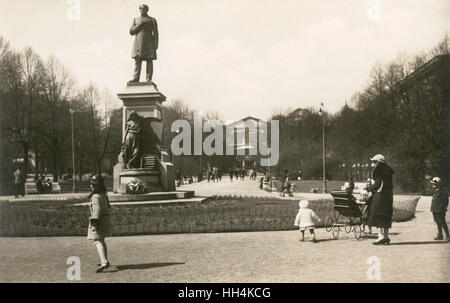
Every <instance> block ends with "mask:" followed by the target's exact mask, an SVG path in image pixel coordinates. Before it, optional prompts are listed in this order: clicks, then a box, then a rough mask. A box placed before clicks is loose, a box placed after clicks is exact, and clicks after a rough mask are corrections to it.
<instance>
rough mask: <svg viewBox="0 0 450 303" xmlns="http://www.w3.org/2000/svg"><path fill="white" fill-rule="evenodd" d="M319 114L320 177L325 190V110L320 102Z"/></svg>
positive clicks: (325, 190) (324, 190)
mask: <svg viewBox="0 0 450 303" xmlns="http://www.w3.org/2000/svg"><path fill="white" fill-rule="evenodd" d="M319 115H321V116H322V174H323V176H322V178H323V192H324V193H326V192H327V179H326V171H325V112H324V104H323V102H322V103H320V110H319Z"/></svg>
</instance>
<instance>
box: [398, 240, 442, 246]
mask: <svg viewBox="0 0 450 303" xmlns="http://www.w3.org/2000/svg"><path fill="white" fill-rule="evenodd" d="M447 243H449V242H447V241H411V242H397V243H391V244H390V245H423V244H447Z"/></svg>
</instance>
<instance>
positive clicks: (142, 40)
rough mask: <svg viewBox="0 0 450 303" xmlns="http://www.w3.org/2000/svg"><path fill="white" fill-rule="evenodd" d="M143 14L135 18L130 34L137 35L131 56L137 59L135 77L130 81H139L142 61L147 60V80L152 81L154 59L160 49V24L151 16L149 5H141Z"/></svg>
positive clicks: (140, 8)
mask: <svg viewBox="0 0 450 303" xmlns="http://www.w3.org/2000/svg"><path fill="white" fill-rule="evenodd" d="M139 11H140V12H141V16H140V17H138V18H135V19H134V20H133V24H132V25H131V28H130V34H131V35H135V36H136V37H135V39H134V45H133V52H132V55H131V57H132V58H133V59H134V60H135V67H134V74H133V79H132V80H131V81H130V82H139V76H140V74H141V66H142V61H147V73H146V75H147V82H151V81H152V76H153V60H156V50H157V49H158V39H159V38H158V25H157V23H156V19H155V18H152V17H150V16H149V15H148V14H147V13H148V6H147V5H145V4H142V5H141V6H139Z"/></svg>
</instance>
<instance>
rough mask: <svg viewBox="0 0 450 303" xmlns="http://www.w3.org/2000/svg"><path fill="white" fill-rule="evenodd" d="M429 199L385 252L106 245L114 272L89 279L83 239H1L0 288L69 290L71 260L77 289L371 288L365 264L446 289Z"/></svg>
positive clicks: (357, 244)
mask: <svg viewBox="0 0 450 303" xmlns="http://www.w3.org/2000/svg"><path fill="white" fill-rule="evenodd" d="M429 205H430V198H429V197H423V198H422V199H421V200H420V202H419V205H418V208H417V213H416V218H414V219H413V220H411V221H409V222H404V223H394V224H393V228H392V230H391V232H392V235H391V239H392V242H393V243H392V244H391V245H390V246H374V245H372V244H371V242H372V241H374V239H370V238H363V239H362V240H360V241H357V240H355V239H354V238H353V237H352V236H351V235H350V236H347V235H343V236H342V237H341V238H340V239H339V240H333V239H332V236H331V234H329V233H327V232H326V231H325V230H324V229H318V230H317V236H318V238H319V239H320V242H319V243H315V244H314V243H312V242H309V241H307V242H303V243H302V242H299V241H298V232H297V231H273V232H239V233H207V234H175V235H149V236H131V237H113V238H109V239H107V242H108V245H109V254H110V260H111V262H112V264H113V265H114V266H115V267H114V268H113V269H111V270H110V271H109V272H106V273H102V274H95V273H94V270H95V267H96V266H95V264H96V263H97V262H98V257H97V254H96V251H95V248H94V247H93V245H92V243H91V242H90V241H88V240H86V239H85V238H84V237H54V238H0V260H1V261H0V282H70V281H68V280H67V278H66V272H67V268H68V265H66V260H67V258H68V257H70V256H76V257H79V258H80V260H81V282H180V283H185V282H225V283H226V282H372V281H369V280H368V279H367V276H366V273H367V270H368V268H369V265H368V264H367V263H366V262H367V259H368V258H369V257H371V256H375V257H377V258H379V260H380V265H381V280H380V281H381V282H450V272H449V268H450V266H449V265H450V254H449V248H450V243H443V242H436V241H432V238H433V237H434V236H435V225H434V223H433V220H432V216H431V213H430V212H429V210H428V209H429Z"/></svg>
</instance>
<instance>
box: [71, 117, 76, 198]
mask: <svg viewBox="0 0 450 303" xmlns="http://www.w3.org/2000/svg"><path fill="white" fill-rule="evenodd" d="M74 113H75V110H74V109H72V108H71V109H70V118H71V119H70V120H71V122H72V123H71V124H72V192H74V193H76V192H77V184H76V181H75V145H74V136H73V114H74Z"/></svg>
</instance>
